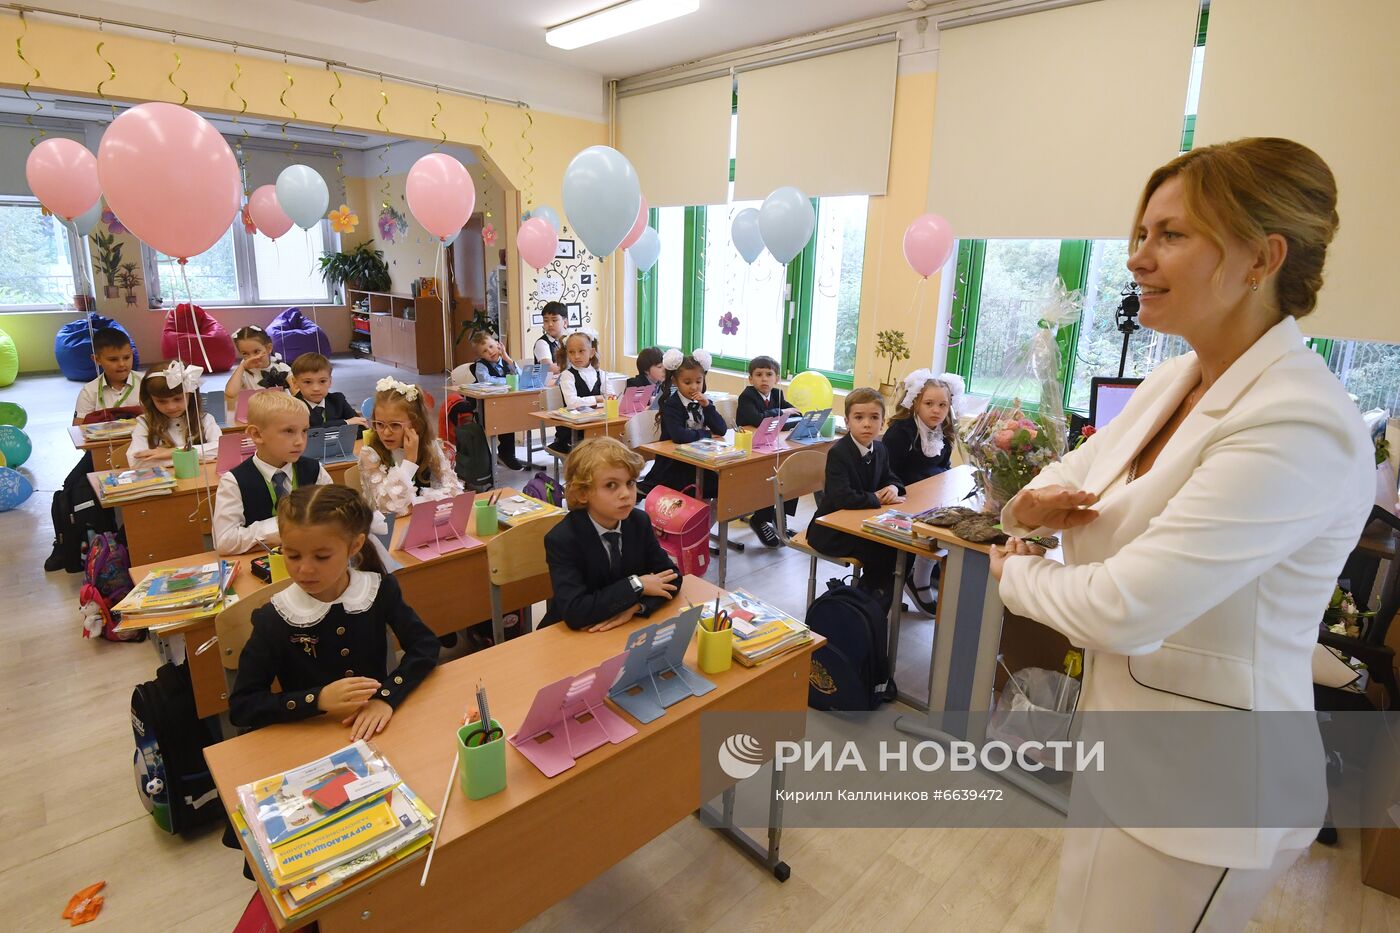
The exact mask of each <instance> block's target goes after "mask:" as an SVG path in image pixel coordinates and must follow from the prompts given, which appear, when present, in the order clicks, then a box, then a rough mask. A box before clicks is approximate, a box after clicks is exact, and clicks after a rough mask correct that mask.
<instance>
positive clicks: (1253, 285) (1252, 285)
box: [1249, 279, 1259, 292]
mask: <svg viewBox="0 0 1400 933" xmlns="http://www.w3.org/2000/svg"><path fill="white" fill-rule="evenodd" d="M1249 290H1250V291H1252V292H1257V291H1259V280H1258V279H1250V280H1249Z"/></svg>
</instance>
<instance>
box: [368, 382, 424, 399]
mask: <svg viewBox="0 0 1400 933" xmlns="http://www.w3.org/2000/svg"><path fill="white" fill-rule="evenodd" d="M374 390H375V391H376V392H389V391H393V392H397V393H399V394H400V395H402V396H403V397H404V398H406V399H408V400H409V401H410V402H411V401H413V400H414V399H416V398H418V387H417V386H416V385H410V384H409V383H406V382H399V381H398V380H397V379H395V378H394V377H393V376H385V377H384V378H383V379H380V380H379V381H378V382H376V383H375V384H374Z"/></svg>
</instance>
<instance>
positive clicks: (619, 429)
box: [534, 410, 628, 440]
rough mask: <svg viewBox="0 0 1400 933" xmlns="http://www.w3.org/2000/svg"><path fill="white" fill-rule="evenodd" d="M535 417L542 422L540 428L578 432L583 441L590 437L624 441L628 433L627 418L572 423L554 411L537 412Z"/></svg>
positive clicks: (596, 419)
mask: <svg viewBox="0 0 1400 933" xmlns="http://www.w3.org/2000/svg"><path fill="white" fill-rule="evenodd" d="M534 417H535V418H536V419H537V420H538V421H539V422H540V426H541V427H544V426H545V425H548V426H549V427H551V428H568V429H569V430H570V431H578V432H579V433H581V434H582V435H583V439H584V440H587V439H588V438H590V437H602V436H603V435H605V434H606V435H607V436H608V437H615V438H617V439H618V440H623V435H624V434H625V433H626V432H627V421H628V419H627V418H623V417H620V416H619V417H617V418H608V417H603V418H595V419H593V420H592V421H570V420H569V419H568V418H561V417H560V416H559V415H557V414H555V413H554V411H553V410H550V411H537V412H535V413H534Z"/></svg>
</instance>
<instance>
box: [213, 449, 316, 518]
mask: <svg viewBox="0 0 1400 933" xmlns="http://www.w3.org/2000/svg"><path fill="white" fill-rule="evenodd" d="M229 472H231V473H232V474H233V478H234V479H236V480H237V481H238V494H239V495H240V496H242V497H243V524H244V526H247V525H251V524H252V523H253V522H260V521H262V520H263V519H267V518H271V517H272V516H273V513H274V512H275V511H276V509H275V508H274V505H273V502H272V488H271V486H270V484H269V483H268V481H267V480H266V479H264V478H263V475H262V473H260V472H259V471H258V467H257V464H255V463H253V458H252V457H249V458H248V459H247V460H244V461H243V462H242V463H240V464H239V465H238V466H236V467H234V468H233V469H232V470H230V471H229ZM320 475H321V461H319V460H316V459H314V458H312V457H299V458H298V459H297V462H296V463H294V464H292V476H293V477H294V479H295V487H297V488H299V487H301V486H314V485H316V479H317V478H318V477H319V476H320Z"/></svg>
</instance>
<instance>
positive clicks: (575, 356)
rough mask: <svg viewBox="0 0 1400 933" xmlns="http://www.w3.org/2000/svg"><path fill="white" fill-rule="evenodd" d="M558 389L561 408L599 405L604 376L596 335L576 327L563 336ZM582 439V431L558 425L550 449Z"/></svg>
mask: <svg viewBox="0 0 1400 933" xmlns="http://www.w3.org/2000/svg"><path fill="white" fill-rule="evenodd" d="M559 353H560V358H559V364H560V370H561V371H560V373H559V391H560V393H561V394H562V395H563V396H564V407H565V408H569V409H575V408H594V407H598V406H601V405H602V404H603V401H604V399H605V398H606V397H607V395H606V388H605V382H606V378H607V377H606V376H605V375H604V374H603V365H602V363H600V362H599V361H598V335H597V334H595V333H593V332H592V331H590V330H579V331H575V332H574V333H572V334H570V335H569V336H568V337H566V338H565V339H564V345H563V346H562V347H560V349H559ZM582 439H583V432H581V431H571V430H569V429H568V428H559V429H557V430H556V431H555V432H554V440H553V441H551V442H550V445H549V446H550V448H551V449H553V450H554V451H555V452H556V453H568V452H569V451H570V450H572V449H573V446H574V443H575V442H577V441H580V440H582Z"/></svg>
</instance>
